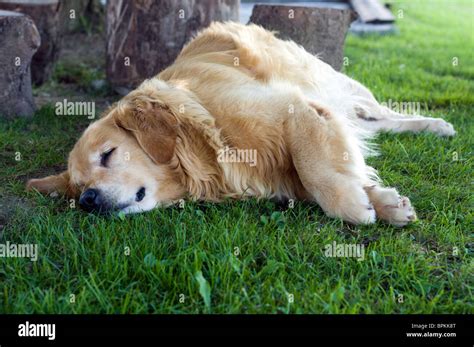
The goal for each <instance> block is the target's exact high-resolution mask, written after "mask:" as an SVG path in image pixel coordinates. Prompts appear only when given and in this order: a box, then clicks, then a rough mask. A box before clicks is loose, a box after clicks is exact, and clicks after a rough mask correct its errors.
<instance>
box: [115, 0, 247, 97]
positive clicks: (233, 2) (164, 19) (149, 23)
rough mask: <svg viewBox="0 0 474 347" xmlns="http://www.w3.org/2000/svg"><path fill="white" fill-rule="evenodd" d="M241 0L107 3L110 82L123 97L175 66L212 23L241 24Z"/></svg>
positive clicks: (150, 0) (166, 0)
mask: <svg viewBox="0 0 474 347" xmlns="http://www.w3.org/2000/svg"><path fill="white" fill-rule="evenodd" d="M239 5H240V0H207V1H197V0H196V1H195V0H162V1H153V0H142V1H123V0H117V1H108V2H107V9H106V30H107V79H108V81H109V83H110V85H111V86H113V87H114V88H115V90H116V91H118V92H119V93H121V94H124V93H126V92H127V91H128V90H130V89H132V88H134V87H136V86H137V85H138V84H139V83H141V82H142V81H143V80H144V79H146V78H150V77H153V76H155V75H156V74H157V73H158V72H160V71H161V70H163V69H164V68H166V67H167V66H168V65H170V64H171V63H172V62H173V61H174V59H175V58H176V57H177V55H178V54H179V52H180V51H181V48H182V47H183V45H184V44H185V43H186V42H187V41H188V40H189V39H190V38H191V37H192V35H194V34H195V33H196V32H197V31H198V30H200V29H202V28H204V27H206V26H208V25H209V24H210V23H211V22H212V21H227V20H234V21H238V20H239Z"/></svg>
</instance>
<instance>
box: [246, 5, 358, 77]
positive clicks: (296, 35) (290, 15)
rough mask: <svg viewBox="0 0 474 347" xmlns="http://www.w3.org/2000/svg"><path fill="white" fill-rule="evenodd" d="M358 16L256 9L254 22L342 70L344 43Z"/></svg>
mask: <svg viewBox="0 0 474 347" xmlns="http://www.w3.org/2000/svg"><path fill="white" fill-rule="evenodd" d="M356 16H357V15H356V13H355V12H353V11H351V10H344V9H334V8H321V7H301V6H289V5H255V6H254V8H253V12H252V16H251V17H250V22H251V23H255V24H258V25H261V26H263V27H264V28H265V29H268V30H272V31H276V32H277V36H278V37H280V38H282V39H284V40H293V41H295V42H296V43H297V44H299V45H301V46H303V47H304V48H305V49H306V50H307V51H308V52H310V53H312V54H315V55H318V57H319V58H320V59H321V60H322V61H324V62H326V63H328V64H329V65H331V66H332V67H333V68H334V69H336V70H338V71H339V70H341V67H342V62H343V54H344V40H345V38H346V33H347V30H348V29H349V26H350V24H351V22H352V21H353V20H355V19H356Z"/></svg>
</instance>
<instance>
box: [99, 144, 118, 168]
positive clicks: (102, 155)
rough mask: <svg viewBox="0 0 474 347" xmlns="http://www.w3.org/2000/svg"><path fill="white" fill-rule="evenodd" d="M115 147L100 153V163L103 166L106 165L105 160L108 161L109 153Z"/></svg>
mask: <svg viewBox="0 0 474 347" xmlns="http://www.w3.org/2000/svg"><path fill="white" fill-rule="evenodd" d="M116 149H117V148H112V149H109V150H108V151H107V152H104V153H102V154H101V155H100V165H101V166H103V167H107V162H108V161H109V158H110V155H111V154H112V153H113V151H115V150H116Z"/></svg>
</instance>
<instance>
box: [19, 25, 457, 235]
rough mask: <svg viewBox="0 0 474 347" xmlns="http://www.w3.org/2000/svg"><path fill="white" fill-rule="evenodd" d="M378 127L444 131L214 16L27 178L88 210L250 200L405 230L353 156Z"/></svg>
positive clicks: (400, 215) (291, 49) (403, 203)
mask: <svg viewBox="0 0 474 347" xmlns="http://www.w3.org/2000/svg"><path fill="white" fill-rule="evenodd" d="M377 131H393V132H403V131H411V132H420V131H430V132H433V133H436V134H438V135H441V136H452V135H454V134H455V131H454V129H453V127H452V125H451V124H449V123H447V122H445V121H444V120H442V119H439V118H429V117H422V116H417V115H403V114H400V113H397V112H394V111H392V110H391V109H389V108H388V107H385V106H382V105H381V104H379V103H378V102H377V101H376V99H375V98H374V96H373V95H372V93H371V92H370V91H369V90H368V89H367V88H365V87H364V86H362V85H361V84H360V83H358V82H356V81H354V80H352V79H351V78H349V77H347V76H345V75H343V74H341V73H339V72H337V71H335V70H333V69H332V68H331V67H330V66H329V65H327V64H326V63H324V62H322V61H321V60H319V59H318V58H317V57H315V56H313V55H311V54H309V53H308V52H306V51H305V50H304V49H303V48H302V47H300V46H298V45H297V44H295V43H294V42H291V41H283V40H280V39H278V38H276V37H275V36H274V35H273V33H271V32H269V31H266V30H264V29H263V28H261V27H258V26H255V25H248V26H245V25H241V24H237V23H214V24H212V25H211V26H210V27H208V28H207V29H205V30H203V31H202V32H201V33H199V34H198V35H197V36H196V37H195V38H194V39H193V40H192V41H191V42H190V43H188V44H187V45H186V46H185V47H184V48H183V50H182V51H181V53H180V54H179V56H178V57H177V59H176V61H175V62H174V63H173V65H171V66H170V67H168V68H167V69H165V70H163V71H162V72H161V73H160V74H159V75H158V76H156V77H154V78H152V79H149V80H146V81H145V82H143V83H142V84H141V85H140V86H139V87H138V88H137V89H136V90H134V91H132V92H130V93H129V94H128V95H127V96H125V97H124V98H123V99H121V100H120V101H118V102H117V103H116V104H114V105H113V106H112V107H111V108H110V109H109V110H108V111H107V112H106V113H105V114H104V116H103V117H102V118H101V119H99V120H98V121H96V122H94V123H92V124H91V125H90V126H89V127H88V128H87V129H86V130H85V132H84V134H83V135H82V136H81V138H80V139H79V140H78V142H77V143H76V145H75V146H74V148H73V150H72V151H71V153H70V155H69V161H68V169H67V171H65V172H63V173H61V174H59V175H55V176H49V177H46V178H42V179H33V180H30V181H29V182H28V184H27V185H28V188H30V189H36V190H38V191H40V192H43V193H48V194H50V193H52V192H58V193H60V194H64V195H66V196H69V197H74V198H78V199H79V203H80V205H81V206H82V207H83V208H84V209H85V210H87V211H100V212H104V211H122V212H123V213H134V212H142V211H147V210H150V209H153V208H156V207H162V206H167V205H170V204H173V203H176V202H177V201H179V200H181V199H185V198H189V199H196V200H205V201H220V200H222V199H224V198H226V197H230V198H237V199H242V198H246V197H256V198H275V199H298V200H307V201H308V200H309V201H314V202H316V203H317V204H318V205H319V206H320V207H321V208H322V209H323V210H324V212H325V213H326V214H327V215H328V216H331V217H337V218H342V219H343V220H345V221H347V222H349V223H353V224H367V223H374V222H375V220H376V219H377V218H378V219H380V220H383V221H385V222H388V223H390V224H393V225H396V226H404V225H406V224H408V223H410V222H412V221H414V220H415V219H416V214H415V211H414V209H413V207H412V205H411V203H410V200H409V199H408V198H407V197H401V196H400V195H399V193H398V192H397V190H396V189H394V188H389V187H383V186H382V184H381V183H380V179H379V178H378V176H377V173H376V171H375V170H374V169H373V168H372V167H370V166H368V165H366V163H365V160H364V158H365V157H367V156H368V155H370V154H373V150H371V147H370V145H369V142H368V140H369V139H370V136H371V135H373V134H374V133H375V132H377ZM252 156H253V160H251V159H252V158H251V157H252Z"/></svg>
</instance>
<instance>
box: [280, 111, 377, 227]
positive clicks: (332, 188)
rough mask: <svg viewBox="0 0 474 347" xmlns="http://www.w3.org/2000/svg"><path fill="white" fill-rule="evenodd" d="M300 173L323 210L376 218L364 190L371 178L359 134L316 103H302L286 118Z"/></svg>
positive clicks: (363, 220) (353, 218)
mask: <svg viewBox="0 0 474 347" xmlns="http://www.w3.org/2000/svg"><path fill="white" fill-rule="evenodd" d="M285 128H286V133H287V135H288V145H289V150H290V153H291V156H292V160H293V163H294V165H295V168H296V171H297V172H298V176H299V178H300V180H301V182H302V184H303V186H304V187H305V189H306V190H307V191H308V192H309V193H310V194H311V195H312V196H313V197H314V199H315V201H316V202H317V203H318V204H319V206H321V208H322V209H323V210H324V212H325V213H326V214H327V215H328V216H331V217H340V218H342V219H343V220H345V221H347V222H350V223H354V224H367V223H373V222H375V217H376V214H375V210H374V207H373V206H372V204H371V203H370V200H369V196H368V195H367V192H366V191H365V190H364V182H367V181H368V180H369V178H368V172H367V167H366V165H365V163H364V158H363V156H362V152H361V150H360V147H359V144H358V140H357V138H355V137H353V136H352V134H351V132H350V129H348V128H346V127H345V125H344V122H343V121H341V119H340V118H338V117H336V116H335V115H334V114H331V112H329V111H327V110H325V109H322V108H321V107H319V106H317V105H315V104H314V103H306V104H302V105H299V106H298V107H297V108H296V109H295V112H294V114H293V115H292V116H291V117H289V118H288V119H287V121H286V122H285Z"/></svg>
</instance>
